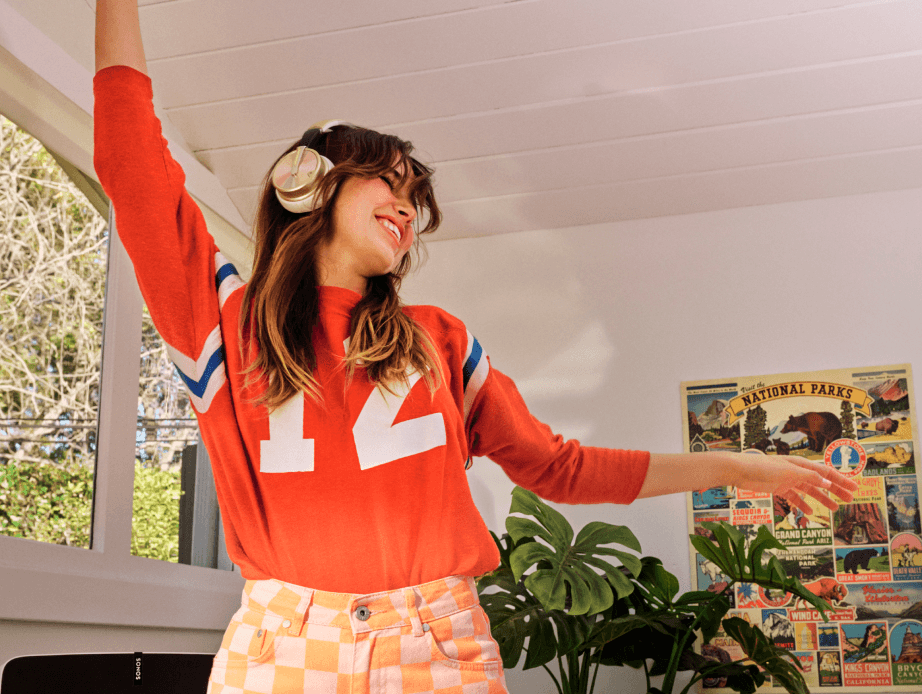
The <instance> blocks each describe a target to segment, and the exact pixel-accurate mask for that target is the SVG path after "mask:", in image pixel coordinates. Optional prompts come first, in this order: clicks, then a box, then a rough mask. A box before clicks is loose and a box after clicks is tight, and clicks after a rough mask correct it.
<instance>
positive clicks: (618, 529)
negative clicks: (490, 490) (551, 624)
mask: <svg viewBox="0 0 922 694" xmlns="http://www.w3.org/2000/svg"><path fill="white" fill-rule="evenodd" d="M510 513H522V514H526V515H530V516H533V517H534V518H535V519H536V521H535V520H531V519H528V518H517V517H513V516H510V517H509V518H507V519H506V530H507V531H508V532H509V535H510V537H511V538H512V540H513V541H514V542H515V543H516V547H515V549H514V550H512V553H511V556H510V566H511V568H512V572H513V576H514V578H515V580H516V582H518V581H519V580H521V579H522V577H523V575H524V574H525V572H526V571H527V570H528V569H529V568H530V567H532V566H534V565H535V564H538V567H537V569H536V570H535V571H532V572H531V573H530V574H528V576H527V577H525V587H526V588H527V589H528V590H529V591H531V593H532V594H533V595H534V596H535V597H536V598H538V600H539V601H540V602H541V604H542V605H543V606H544V607H545V609H547V610H564V611H566V612H567V613H568V614H570V615H593V614H597V613H599V612H602V611H603V610H606V609H608V608H609V607H611V605H612V603H613V602H614V600H615V593H616V594H617V596H618V597H619V598H622V597H624V596H625V595H628V594H629V593H630V592H631V591H632V590H633V589H634V586H633V584H632V583H631V582H630V580H628V578H627V577H626V576H625V575H624V573H623V572H622V571H621V569H620V568H618V567H616V566H614V565H613V564H611V563H610V562H608V561H606V560H605V559H602V558H601V557H602V556H613V557H617V558H618V559H619V560H620V562H621V564H623V566H624V567H625V568H626V569H627V570H628V571H629V572H630V573H631V574H632V575H637V574H639V573H640V571H641V563H640V559H639V558H638V557H636V556H634V555H633V554H628V553H627V552H624V551H622V550H618V549H613V548H611V547H604V546H603V545H610V544H619V545H623V546H624V547H627V548H628V549H632V550H634V551H635V552H639V551H640V543H639V542H638V541H637V538H636V537H635V536H634V533H632V532H631V531H630V530H629V529H628V528H626V527H623V526H617V525H611V524H610V523H602V522H594V523H589V524H588V525H586V526H585V527H584V528H583V529H582V530H580V532H579V535H577V536H576V540H575V542H574V540H573V528H572V526H571V525H570V524H569V523H568V522H567V519H566V518H564V517H563V516H562V515H561V514H560V513H558V512H557V511H555V510H554V509H552V508H551V507H550V506H548V505H547V504H545V503H544V502H543V501H541V499H539V498H538V497H537V495H535V494H533V493H532V492H529V491H527V490H525V489H522V488H521V487H516V488H515V490H514V491H513V492H512V507H511V509H510ZM525 538H540V539H541V540H544V542H545V543H547V544H544V543H541V542H537V541H535V542H525V543H522V544H518V543H519V542H520V541H521V540H523V539H525ZM571 542H572V543H573V544H571ZM594 569H598V570H600V571H601V572H602V574H600V573H598V572H597V571H595V570H594ZM606 578H607V579H608V580H605V579H606ZM612 589H614V593H613V592H612Z"/></svg>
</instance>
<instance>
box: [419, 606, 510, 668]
mask: <svg viewBox="0 0 922 694" xmlns="http://www.w3.org/2000/svg"><path fill="white" fill-rule="evenodd" d="M428 626H429V630H428V631H427V632H426V637H427V638H428V640H429V648H430V651H431V652H432V660H433V661H434V662H440V663H442V664H444V665H449V666H451V667H455V668H458V669H462V670H478V671H483V672H485V673H493V672H495V673H496V674H497V675H499V674H500V673H501V672H502V661H501V660H500V656H499V646H498V645H497V643H496V641H495V640H494V639H493V636H492V635H491V634H490V623H489V620H488V619H487V616H486V613H484V611H483V609H482V608H481V607H480V605H474V606H472V607H469V608H468V609H466V610H462V611H461V612H456V613H455V614H452V615H449V616H447V617H442V618H440V619H435V620H433V621H431V622H429V623H428Z"/></svg>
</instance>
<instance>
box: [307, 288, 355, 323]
mask: <svg viewBox="0 0 922 694" xmlns="http://www.w3.org/2000/svg"><path fill="white" fill-rule="evenodd" d="M317 293H318V295H319V296H320V308H321V310H323V311H335V312H336V313H344V314H345V315H347V316H348V315H351V314H352V309H354V308H355V305H356V304H357V303H359V301H361V300H362V295H361V294H359V293H358V292H354V291H352V290H351V289H346V288H345V287H334V286H332V285H320V286H319V287H317Z"/></svg>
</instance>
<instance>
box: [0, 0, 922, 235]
mask: <svg viewBox="0 0 922 694" xmlns="http://www.w3.org/2000/svg"><path fill="white" fill-rule="evenodd" d="M6 1H7V3H8V4H9V5H10V6H12V7H14V8H15V9H16V11H18V12H19V13H20V14H21V15H22V16H23V17H24V18H25V19H26V20H28V21H29V22H31V23H32V24H33V25H34V26H35V27H37V28H38V29H39V30H40V31H41V32H43V33H44V34H45V35H46V36H48V37H49V38H50V39H51V40H52V41H54V42H55V43H57V44H58V45H59V46H60V47H61V48H62V49H63V50H64V51H65V52H66V53H68V54H70V56H71V57H72V58H73V59H74V60H75V61H76V62H78V63H80V64H81V65H83V66H84V67H86V68H87V69H91V68H92V63H93V56H92V47H93V38H92V34H93V10H92V6H93V4H94V2H93V0H41V1H40V2H36V0H6ZM141 5H142V7H141V21H142V30H143V33H144V40H145V46H146V49H147V54H148V60H149V69H150V73H151V76H152V78H153V81H154V90H155V94H156V99H157V102H158V105H159V107H160V112H161V116H162V117H163V118H164V119H166V120H168V125H167V129H168V132H171V133H174V134H177V135H178V138H177V139H180V140H181V141H184V143H185V144H186V146H187V147H188V149H189V150H190V151H191V152H192V153H193V154H194V155H195V156H196V157H197V158H198V159H199V161H201V162H202V163H203V164H204V165H205V166H206V167H207V168H208V169H210V170H211V171H212V172H213V173H214V174H215V175H216V176H217V179H218V180H219V181H220V183H221V184H222V185H223V187H224V188H226V190H227V192H228V195H229V196H230V198H231V200H232V201H233V202H234V204H235V205H236V206H237V208H238V209H239V210H240V212H241V214H242V215H243V217H244V219H247V220H249V219H250V218H251V212H252V208H253V204H254V200H255V197H256V190H257V186H258V185H259V183H260V181H261V179H262V177H263V175H264V173H265V171H266V169H267V168H268V166H269V165H270V163H271V162H272V160H273V159H274V158H275V156H277V154H278V153H279V152H280V151H281V150H282V149H284V148H285V147H286V146H287V145H288V144H290V143H291V142H292V141H294V140H296V139H297V138H298V137H299V136H300V134H301V132H302V131H303V130H304V129H305V128H306V127H307V126H308V125H309V124H310V123H313V122H314V121H317V120H321V119H324V118H342V119H344V120H349V121H352V122H355V123H359V124H361V125H365V126H367V127H372V128H376V129H381V130H386V131H389V132H393V133H396V134H398V135H400V136H402V137H405V138H408V139H411V140H412V141H413V142H414V143H415V144H416V146H417V149H418V151H419V154H420V156H421V158H423V159H424V160H426V161H428V162H429V163H431V164H433V165H434V166H435V168H436V172H437V173H436V182H437V191H438V194H439V199H440V202H441V203H442V206H443V208H444V210H445V216H446V221H445V224H444V226H443V228H442V230H440V232H439V233H438V234H437V235H436V237H437V238H459V237H465V236H485V235H490V234H500V233H508V232H513V231H521V230H530V229H547V228H563V227H573V226H580V225H585V224H597V223H602V222H607V221H614V220H623V219H636V218H644V217H655V216H663V215H673V214H681V213H687V212H699V211H706V210H715V209H724V208H731V207H741V206H749V205H759V204H766V203H775V202H785V201H792V200H802V199H809V198H821V197H830V196H839V195H851V194H859V193H866V192H872V191H881V190H895V189H906V188H922V127H920V125H922V2H920V1H919V0H874V1H865V2H848V1H846V0H745V1H744V2H741V1H740V0H695V1H694V2H689V1H688V0H660V1H657V0H643V1H639V0H513V1H504V0H393V1H392V2H389V3H382V2H380V1H377V0H375V1H372V0H361V1H357V2H335V3H320V2H305V1H304V0H273V1H272V2H254V0H161V1H159V2H158V1H156V0H141Z"/></svg>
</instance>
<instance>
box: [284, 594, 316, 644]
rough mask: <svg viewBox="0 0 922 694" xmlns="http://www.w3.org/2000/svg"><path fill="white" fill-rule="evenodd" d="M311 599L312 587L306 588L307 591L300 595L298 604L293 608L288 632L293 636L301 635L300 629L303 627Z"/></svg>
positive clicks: (312, 595) (312, 597) (312, 598)
mask: <svg viewBox="0 0 922 694" xmlns="http://www.w3.org/2000/svg"><path fill="white" fill-rule="evenodd" d="M313 600H314V591H313V589H308V591H307V592H306V593H305V594H304V595H303V596H301V602H299V603H298V606H297V607H296V608H295V618H294V619H293V620H292V624H291V628H292V630H291V632H290V633H291V634H292V635H293V636H300V635H301V631H302V630H303V629H304V623H305V622H306V621H307V613H308V611H309V610H310V606H311V603H312V602H313Z"/></svg>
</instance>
